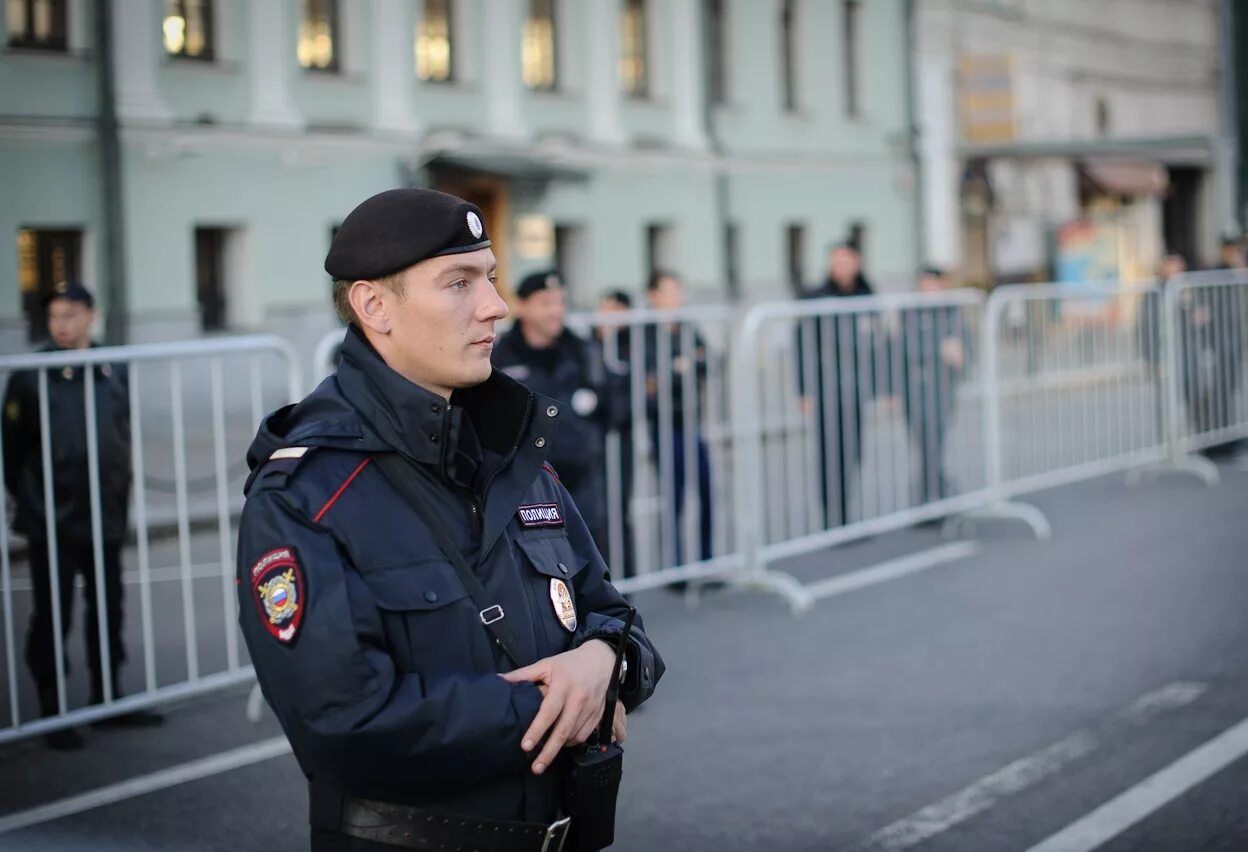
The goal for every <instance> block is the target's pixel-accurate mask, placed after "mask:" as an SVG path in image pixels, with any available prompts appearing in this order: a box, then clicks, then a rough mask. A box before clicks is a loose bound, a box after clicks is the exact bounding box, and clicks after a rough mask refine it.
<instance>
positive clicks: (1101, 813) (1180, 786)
mask: <svg viewBox="0 0 1248 852" xmlns="http://www.w3.org/2000/svg"><path fill="white" fill-rule="evenodd" d="M1245 754H1248V719H1245V720H1243V721H1242V722H1240V723H1239V724H1237V725H1235V726H1234V727H1232V728H1230V729H1228V730H1226V731H1223V732H1222V733H1221V734H1219V735H1218V736H1216V737H1214V738H1213V739H1211V740H1209V741H1208V742H1207V743H1205V744H1204V745H1202V746H1200V747H1199V748H1197V749H1196V750H1195V751H1191V752H1188V753H1187V754H1185V755H1184V756H1183V757H1181V758H1179V759H1178V760H1176V761H1175V762H1174V763H1172V764H1170V765H1169V766H1167V767H1166V768H1165V769H1162V770H1160V771H1159V772H1156V773H1154V774H1153V775H1150V776H1149V777H1148V778H1145V779H1144V780H1143V781H1141V782H1140V783H1139V784H1136V785H1135V786H1134V787H1132V788H1131V789H1130V790H1127V791H1126V792H1125V793H1123V794H1122V795H1120V796H1118V797H1117V798H1115V799H1112V800H1110V801H1108V802H1106V803H1105V804H1104V805H1101V807H1099V808H1097V809H1096V810H1094V811H1092V813H1090V814H1088V815H1087V816H1085V817H1083V818H1081V819H1079V820H1076V821H1075V822H1072V823H1071V824H1070V825H1068V826H1066V827H1065V828H1063V829H1062V830H1061V831H1059V832H1058V833H1057V834H1055V835H1053V836H1052V837H1050V838H1049V839H1047V840H1045V841H1043V842H1042V843H1039V844H1037V845H1036V846H1033V847H1031V849H1029V850H1027V852H1091V850H1093V849H1096V848H1097V847H1098V846H1101V845H1102V844H1104V843H1106V842H1108V841H1109V840H1112V839H1113V838H1115V837H1117V836H1118V835H1120V834H1122V833H1123V832H1124V831H1126V830H1127V829H1128V828H1130V827H1131V826H1133V825H1135V824H1136V823H1137V822H1139V821H1140V820H1142V819H1144V818H1145V817H1147V816H1148V815H1150V814H1152V813H1154V812H1156V811H1158V810H1161V808H1163V807H1165V806H1166V805H1167V804H1169V803H1170V802H1172V801H1174V800H1175V799H1177V798H1178V797H1179V796H1181V795H1183V794H1184V793H1186V792H1187V791H1188V790H1190V789H1192V788H1193V787H1195V786H1196V785H1197V784H1200V783H1201V782H1203V781H1205V780H1207V779H1209V778H1210V777H1212V776H1213V775H1216V774H1217V773H1218V772H1220V771H1222V770H1223V769H1225V768H1226V767H1228V766H1230V765H1231V764H1232V763H1234V762H1235V761H1237V760H1239V759H1240V758H1241V757H1243V756H1244V755H1245Z"/></svg>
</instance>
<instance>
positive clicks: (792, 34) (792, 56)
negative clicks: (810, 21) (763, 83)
mask: <svg viewBox="0 0 1248 852" xmlns="http://www.w3.org/2000/svg"><path fill="white" fill-rule="evenodd" d="M797 60H798V56H797V0H784V2H783V4H782V5H781V7H780V85H781V101H782V102H783V104H784V109H785V111H787V112H796V111H797V108H798V91H797Z"/></svg>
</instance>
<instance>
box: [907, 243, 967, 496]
mask: <svg viewBox="0 0 1248 852" xmlns="http://www.w3.org/2000/svg"><path fill="white" fill-rule="evenodd" d="M949 286H950V285H949V279H948V277H947V276H946V275H945V273H944V271H943V270H941V269H938V268H936V267H934V266H929V267H927V268H926V269H924V270H923V271H922V273H921V274H920V276H919V282H918V291H919V292H920V293H925V294H928V295H931V296H939V295H940V294H941V293H943V292H945V291H946V290H948V289H949ZM899 319H900V323H901V328H900V333H901V346H900V351H901V362H902V384H901V388H900V389H899V391H898V392H899V393H900V394H902V395H903V399H902V403H903V405H904V408H905V413H906V423H907V424H909V426H910V434H911V436H912V438H913V440H914V443H915V445H916V446H917V447H918V450H919V453H918V455H919V472H918V476H917V477H915V478H914V479H913V480H912V483H913V486H912V489H911V494H912V499H913V501H914V502H915V503H916V504H923V503H934V502H936V501H937V500H943V499H945V498H946V497H951V496H953V493H954V488H953V484H952V482H951V481H950V480H949V477H948V475H947V474H946V473H945V462H944V459H945V442H946V439H947V438H948V436H949V422H950V421H951V420H952V419H953V414H954V411H955V409H956V408H957V401H958V382H959V381H960V380H961V377H962V375H963V373H964V372H965V370H966V366H967V342H968V335H967V332H966V328H965V324H964V323H963V321H962V312H961V309H960V308H958V307H956V306H951V305H944V306H940V307H931V308H929V307H924V308H906V309H903V310H902V311H901V312H900V317H899Z"/></svg>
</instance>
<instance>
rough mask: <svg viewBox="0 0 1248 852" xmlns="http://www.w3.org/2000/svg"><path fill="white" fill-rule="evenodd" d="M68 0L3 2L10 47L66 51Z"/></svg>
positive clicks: (11, 0) (15, 0)
mask: <svg viewBox="0 0 1248 852" xmlns="http://www.w3.org/2000/svg"><path fill="white" fill-rule="evenodd" d="M66 2H67V0H5V5H4V20H5V23H6V24H7V26H8V31H9V46H10V47H28V48H34V49H36V50H66V49H67V48H68V39H67V38H66V32H67V31H68V27H67V25H66V11H65V5H66Z"/></svg>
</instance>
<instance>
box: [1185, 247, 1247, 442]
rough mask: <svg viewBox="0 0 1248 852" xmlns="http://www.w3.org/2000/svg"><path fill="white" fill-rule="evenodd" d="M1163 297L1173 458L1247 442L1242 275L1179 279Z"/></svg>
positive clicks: (1244, 279) (1227, 272)
mask: <svg viewBox="0 0 1248 852" xmlns="http://www.w3.org/2000/svg"><path fill="white" fill-rule="evenodd" d="M1165 297H1166V298H1165V315H1166V325H1167V327H1168V328H1169V330H1170V334H1171V337H1172V340H1173V342H1174V345H1173V347H1172V357H1171V360H1170V368H1171V371H1172V374H1173V376H1174V381H1173V382H1171V383H1170V385H1169V387H1168V388H1167V390H1168V394H1169V407H1170V412H1171V423H1172V425H1173V429H1172V435H1171V440H1172V441H1173V445H1174V452H1175V454H1176V455H1181V454H1184V453H1191V452H1194V451H1197V450H1204V449H1208V448H1210V447H1214V446H1216V445H1219V444H1226V443H1229V442H1233V441H1238V440H1241V439H1243V438H1246V437H1248V394H1245V393H1244V372H1245V366H1246V365H1245V357H1246V356H1248V345H1246V344H1245V338H1246V337H1248V271H1244V270H1235V271H1231V270H1224V271H1215V272H1207V273H1194V274H1188V275H1184V276H1182V277H1180V278H1179V279H1177V280H1176V281H1174V282H1173V283H1172V284H1171V285H1170V286H1167V287H1166V291H1165Z"/></svg>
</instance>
